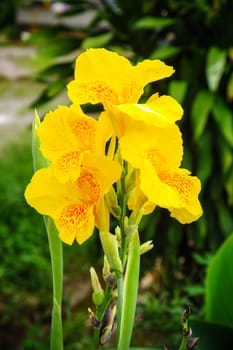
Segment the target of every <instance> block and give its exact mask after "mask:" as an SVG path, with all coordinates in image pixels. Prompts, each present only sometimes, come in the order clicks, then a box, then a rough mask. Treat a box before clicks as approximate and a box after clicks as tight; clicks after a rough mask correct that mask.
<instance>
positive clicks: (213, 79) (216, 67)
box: [206, 47, 227, 91]
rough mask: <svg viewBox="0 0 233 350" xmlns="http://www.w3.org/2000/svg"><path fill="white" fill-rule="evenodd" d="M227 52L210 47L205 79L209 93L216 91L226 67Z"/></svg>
mask: <svg viewBox="0 0 233 350" xmlns="http://www.w3.org/2000/svg"><path fill="white" fill-rule="evenodd" d="M226 57H227V51H226V50H222V49H220V48H218V47H211V48H210V49H209V51H208V54H207V63H206V79H207V83H208V86H209V89H210V90H211V91H217V89H218V86H219V83H220V80H221V78H222V75H223V73H224V69H225V65H226Z"/></svg>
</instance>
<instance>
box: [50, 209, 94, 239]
mask: <svg viewBox="0 0 233 350" xmlns="http://www.w3.org/2000/svg"><path fill="white" fill-rule="evenodd" d="M55 225H56V227H57V229H58V231H59V237H60V238H61V240H62V241H63V242H65V243H67V244H72V243H73V241H74V239H75V238H76V240H77V242H78V243H79V244H82V243H83V242H85V241H86V240H87V239H88V238H89V237H90V236H91V235H92V234H93V231H94V226H95V218H94V214H93V207H92V206H90V205H84V204H83V205H81V204H76V203H72V204H68V205H67V206H65V207H63V208H61V210H60V211H58V212H57V215H56V217H55Z"/></svg>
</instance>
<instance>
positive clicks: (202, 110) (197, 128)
mask: <svg viewBox="0 0 233 350" xmlns="http://www.w3.org/2000/svg"><path fill="white" fill-rule="evenodd" d="M213 101H214V99H213V94H212V93H211V92H209V91H208V90H200V91H199V92H198V93H197V95H196V97H195V99H194V102H193V105H192V110H191V117H192V129H193V136H194V140H198V139H199V137H200V136H201V134H202V133H203V130H204V128H205V126H206V123H207V120H208V116H209V112H210V110H211V108H212V104H213Z"/></svg>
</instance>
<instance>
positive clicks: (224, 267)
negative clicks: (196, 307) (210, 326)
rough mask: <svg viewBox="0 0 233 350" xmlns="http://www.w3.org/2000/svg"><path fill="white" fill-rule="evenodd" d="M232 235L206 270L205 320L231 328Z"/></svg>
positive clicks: (232, 316) (232, 308)
mask: <svg viewBox="0 0 233 350" xmlns="http://www.w3.org/2000/svg"><path fill="white" fill-rule="evenodd" d="M232 252H233V234H231V235H230V236H229V237H228V238H227V239H226V241H225V242H224V243H223V244H222V246H221V247H220V248H219V250H218V251H217V253H216V255H215V256H214V258H213V259H212V261H211V263H210V265H209V268H208V270H207V278H206V310H205V312H206V320H207V321H210V322H214V323H218V324H221V325H223V326H228V327H233V301H232V290H233V270H232Z"/></svg>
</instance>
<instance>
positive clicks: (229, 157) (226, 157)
mask: <svg viewBox="0 0 233 350" xmlns="http://www.w3.org/2000/svg"><path fill="white" fill-rule="evenodd" d="M218 150H219V156H220V161H221V168H222V173H223V174H224V175H226V174H227V173H228V171H229V170H230V168H231V167H232V166H233V150H232V147H230V145H229V143H227V142H226V141H225V140H224V139H222V138H220V139H219V140H218ZM232 187H233V185H232Z"/></svg>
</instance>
